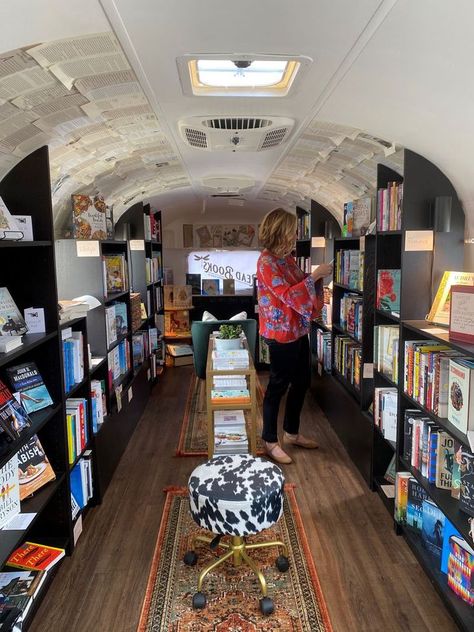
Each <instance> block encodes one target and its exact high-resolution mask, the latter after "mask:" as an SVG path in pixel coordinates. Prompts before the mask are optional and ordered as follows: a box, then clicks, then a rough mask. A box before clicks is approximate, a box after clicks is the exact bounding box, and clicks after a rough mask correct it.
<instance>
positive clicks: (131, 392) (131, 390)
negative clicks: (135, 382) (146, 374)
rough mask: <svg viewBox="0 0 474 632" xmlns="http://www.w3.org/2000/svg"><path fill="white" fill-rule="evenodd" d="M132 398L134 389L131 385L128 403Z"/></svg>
mask: <svg viewBox="0 0 474 632" xmlns="http://www.w3.org/2000/svg"><path fill="white" fill-rule="evenodd" d="M132 398H133V389H132V387H130V388H129V389H128V403H130V402H131V401H132Z"/></svg>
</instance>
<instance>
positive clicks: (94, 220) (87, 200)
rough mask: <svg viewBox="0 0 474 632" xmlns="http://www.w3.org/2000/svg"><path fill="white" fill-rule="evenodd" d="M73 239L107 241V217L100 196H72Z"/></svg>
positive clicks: (102, 199) (105, 208) (104, 205)
mask: <svg viewBox="0 0 474 632" xmlns="http://www.w3.org/2000/svg"><path fill="white" fill-rule="evenodd" d="M71 197H72V210H73V237H74V239H107V216H106V210H107V207H106V204H105V202H104V198H103V197H102V196H100V195H96V196H94V197H90V196H89V195H80V194H75V195H72V196H71Z"/></svg>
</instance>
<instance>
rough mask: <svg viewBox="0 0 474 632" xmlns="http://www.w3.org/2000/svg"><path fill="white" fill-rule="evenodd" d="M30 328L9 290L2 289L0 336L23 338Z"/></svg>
mask: <svg viewBox="0 0 474 632" xmlns="http://www.w3.org/2000/svg"><path fill="white" fill-rule="evenodd" d="M27 331H28V327H27V326H26V323H25V320H24V318H23V316H22V315H21V313H20V311H19V309H18V307H17V306H16V303H15V301H14V300H13V299H12V296H11V294H10V292H9V291H8V288H6V287H0V336H22V335H23V334H26V332H27Z"/></svg>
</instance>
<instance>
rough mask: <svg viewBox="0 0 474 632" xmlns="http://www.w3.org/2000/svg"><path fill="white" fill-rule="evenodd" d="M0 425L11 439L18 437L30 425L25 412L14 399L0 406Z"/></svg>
mask: <svg viewBox="0 0 474 632" xmlns="http://www.w3.org/2000/svg"><path fill="white" fill-rule="evenodd" d="M0 425H1V427H2V428H3V429H4V430H6V432H7V433H9V434H10V435H11V436H12V437H13V438H16V437H18V436H19V435H20V434H21V433H22V432H23V431H24V430H26V428H29V427H30V425H31V421H30V418H29V417H28V413H27V412H26V410H25V409H24V408H23V406H21V404H19V403H18V402H17V401H16V399H10V400H9V401H8V402H5V403H4V404H2V405H1V406H0Z"/></svg>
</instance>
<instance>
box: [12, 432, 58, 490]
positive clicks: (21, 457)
mask: <svg viewBox="0 0 474 632" xmlns="http://www.w3.org/2000/svg"><path fill="white" fill-rule="evenodd" d="M55 478H56V474H55V473H54V470H53V468H52V467H51V464H50V462H49V460H48V457H47V456H46V454H45V451H44V450H43V446H42V445H41V443H40V440H39V439H38V437H37V436H36V435H35V436H33V437H31V439H30V440H29V441H28V442H27V443H26V444H25V445H24V446H23V447H22V448H20V450H18V480H19V484H20V500H24V499H25V498H27V497H28V496H30V495H31V494H33V493H34V492H36V491H37V490H38V489H40V488H41V487H43V485H46V483H49V482H50V481H53V480H54V479H55Z"/></svg>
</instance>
